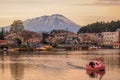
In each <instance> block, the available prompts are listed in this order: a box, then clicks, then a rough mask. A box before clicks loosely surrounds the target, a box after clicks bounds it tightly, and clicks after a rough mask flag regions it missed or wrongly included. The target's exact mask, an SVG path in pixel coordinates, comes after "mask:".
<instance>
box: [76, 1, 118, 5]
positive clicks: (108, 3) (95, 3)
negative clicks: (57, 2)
mask: <svg viewBox="0 0 120 80" xmlns="http://www.w3.org/2000/svg"><path fill="white" fill-rule="evenodd" d="M74 5H78V6H120V0H97V1H92V2H90V1H89V2H87V1H85V2H80V3H77V4H74Z"/></svg>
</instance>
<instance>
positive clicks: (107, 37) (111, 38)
mask: <svg viewBox="0 0 120 80" xmlns="http://www.w3.org/2000/svg"><path fill="white" fill-rule="evenodd" d="M102 35H103V44H104V45H106V46H114V45H119V41H120V31H119V30H117V31H116V32H103V33H102Z"/></svg>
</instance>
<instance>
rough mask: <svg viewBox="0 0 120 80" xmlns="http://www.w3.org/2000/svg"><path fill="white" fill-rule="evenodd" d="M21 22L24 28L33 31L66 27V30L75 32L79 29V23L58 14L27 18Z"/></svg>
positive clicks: (63, 28) (47, 30) (48, 30)
mask: <svg viewBox="0 0 120 80" xmlns="http://www.w3.org/2000/svg"><path fill="white" fill-rule="evenodd" d="M23 24H24V26H25V29H26V30H29V31H35V32H50V31H52V30H59V29H60V30H66V29H67V30H68V31H71V32H75V33H76V32H77V31H78V30H79V29H80V26H79V25H77V24H75V23H74V22H72V21H70V20H69V19H67V18H65V17H64V16H62V15H59V14H54V15H51V16H42V17H38V18H33V19H29V20H26V21H24V22H23Z"/></svg>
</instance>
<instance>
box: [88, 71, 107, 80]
mask: <svg viewBox="0 0 120 80" xmlns="http://www.w3.org/2000/svg"><path fill="white" fill-rule="evenodd" d="M86 73H87V74H88V75H89V76H90V77H91V78H99V80H102V77H103V76H104V74H105V71H86Z"/></svg>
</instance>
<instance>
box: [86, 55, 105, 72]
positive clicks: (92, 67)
mask: <svg viewBox="0 0 120 80" xmlns="http://www.w3.org/2000/svg"><path fill="white" fill-rule="evenodd" d="M86 70H88V71H105V66H104V64H103V62H102V59H101V57H100V58H98V60H96V61H91V62H89V63H88V64H87V65H86Z"/></svg>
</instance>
